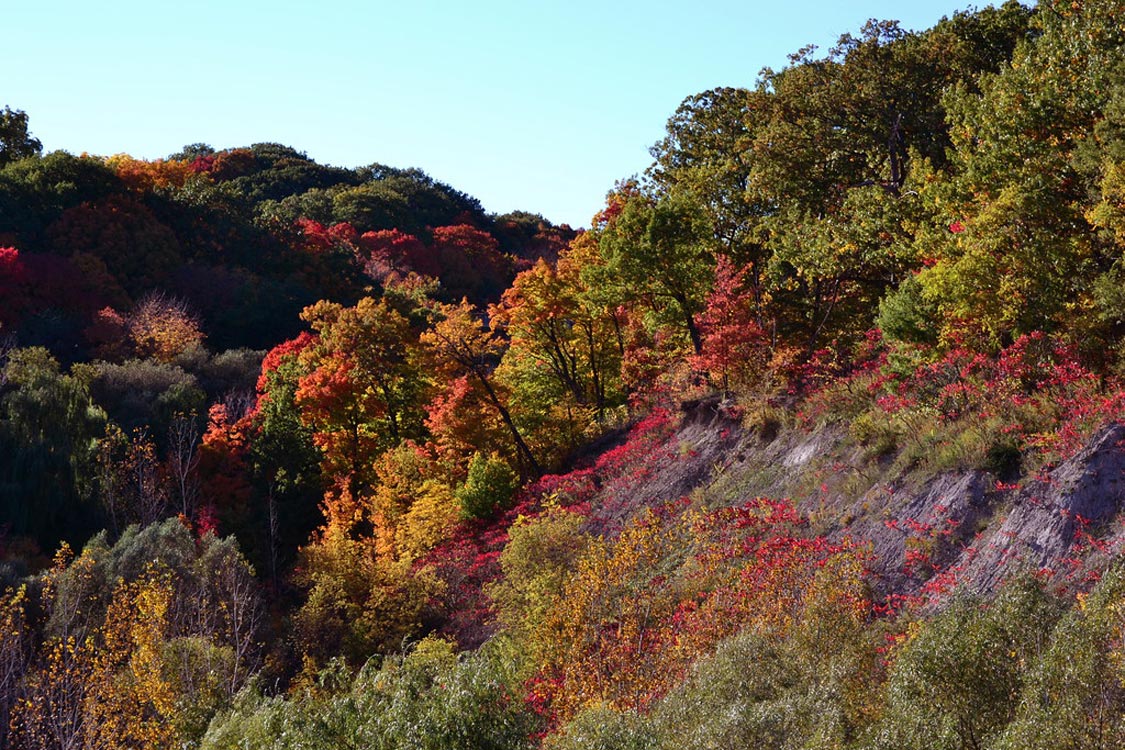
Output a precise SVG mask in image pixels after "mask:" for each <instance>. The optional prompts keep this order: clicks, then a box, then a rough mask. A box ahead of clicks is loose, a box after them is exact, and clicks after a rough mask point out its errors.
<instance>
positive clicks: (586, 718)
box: [543, 705, 658, 750]
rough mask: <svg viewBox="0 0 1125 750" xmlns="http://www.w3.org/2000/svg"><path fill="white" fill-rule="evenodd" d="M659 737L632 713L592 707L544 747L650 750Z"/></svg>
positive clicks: (641, 718) (568, 724) (569, 723)
mask: <svg viewBox="0 0 1125 750" xmlns="http://www.w3.org/2000/svg"><path fill="white" fill-rule="evenodd" d="M657 737H658V735H657V734H656V733H655V732H654V731H653V729H652V728H651V727H650V726H649V722H647V721H646V720H645V718H644V717H642V716H640V715H638V714H637V713H635V712H633V711H616V710H614V709H612V708H608V707H605V706H598V705H595V706H591V707H590V708H587V709H584V710H583V711H582V712H581V713H579V714H578V715H577V716H575V717H574V719H572V720H571V721H569V722H567V724H566V727H565V728H564V729H563V730H562V731H561V732H560V733H558V734H554V735H551V736H550V737H548V739H547V741H546V742H545V743H544V744H543V747H544V750H649V748H654V747H658V744H657Z"/></svg>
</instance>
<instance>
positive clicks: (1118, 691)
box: [995, 565, 1125, 750]
mask: <svg viewBox="0 0 1125 750" xmlns="http://www.w3.org/2000/svg"><path fill="white" fill-rule="evenodd" d="M1123 613H1125V576H1123V575H1122V568H1121V566H1120V565H1117V566H1115V567H1114V568H1113V569H1111V570H1110V571H1109V572H1108V573H1107V575H1106V576H1105V577H1104V578H1103V579H1102V580H1101V582H1100V583H1098V585H1097V586H1095V587H1094V589H1093V591H1091V592H1090V593H1089V595H1087V596H1084V597H1082V598H1081V599H1080V600H1079V601H1078V602H1077V603H1076V604H1075V605H1074V606H1073V607H1071V609H1070V611H1069V612H1067V613H1066V615H1064V616H1063V618H1062V619H1061V620H1060V621H1059V623H1058V626H1057V627H1056V628H1055V629H1054V631H1053V632H1052V633H1051V638H1050V641H1049V644H1048V645H1047V647H1046V648H1045V649H1043V652H1042V654H1041V655H1040V658H1039V659H1038V661H1037V663H1035V664H1034V666H1033V667H1032V668H1031V670H1030V674H1029V675H1028V676H1027V679H1026V680H1025V681H1024V684H1023V687H1022V690H1021V691H1020V701H1019V705H1018V708H1017V709H1016V715H1015V720H1014V721H1013V722H1012V723H1011V724H1010V725H1009V726H1008V728H1007V730H1006V731H1005V732H1004V734H1003V735H1002V736H1001V738H1000V739H999V741H998V742H997V743H996V745H995V747H996V748H997V750H1015V748H1026V750H1047V749H1048V748H1090V749H1091V750H1093V749H1094V748H1097V749H1099V750H1100V749H1102V748H1104V749H1105V750H1109V748H1115V747H1121V746H1122V743H1125V682H1123V678H1125V671H1123V669H1122V667H1123V665H1125V662H1123V661H1122V656H1123V655H1125V654H1123V652H1122V648H1121V637H1122V635H1123V634H1125V633H1123V625H1125V623H1123V620H1122V615H1123Z"/></svg>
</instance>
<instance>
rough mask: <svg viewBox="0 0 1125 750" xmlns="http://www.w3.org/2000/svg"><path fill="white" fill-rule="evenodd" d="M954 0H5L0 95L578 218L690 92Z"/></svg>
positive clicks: (90, 148)
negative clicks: (404, 174) (266, 144)
mask: <svg viewBox="0 0 1125 750" xmlns="http://www.w3.org/2000/svg"><path fill="white" fill-rule="evenodd" d="M964 7H965V4H963V3H958V2H954V1H953V0H909V2H888V1H886V0H866V1H865V2H862V3H848V2H829V1H828V0H777V1H776V2H770V3H765V2H759V1H758V0H743V1H742V2H739V1H738V0H722V1H721V2H708V1H707V0H703V1H702V2H662V1H658V2H636V1H635V0H617V1H616V2H615V1H613V0H569V2H555V1H553V0H551V1H549V2H535V0H522V1H519V2H517V1H516V0H478V1H477V2H465V1H464V0H413V1H412V0H399V1H397V2H384V1H381V0H375V1H373V2H362V1H361V0H347V1H339V0H337V1H333V0H322V2H320V3H315V4H314V3H312V2H301V3H291V2H287V1H286V0H273V1H272V2H263V1H261V0H249V1H244V0H225V2H217V1H216V0H201V1H200V2H171V1H169V0H124V1H115V0H109V2H103V3H97V2H88V0H81V1H79V0H71V1H64V0H37V2H22V3H18V4H12V5H10V6H9V7H7V8H5V10H4V13H3V17H4V29H3V47H4V56H5V65H4V72H3V73H2V74H0V107H2V106H3V105H5V104H7V105H10V106H11V107H13V108H14V109H22V110H24V111H26V112H27V113H28V115H29V117H30V124H31V130H32V132H33V133H34V134H35V135H36V136H38V137H39V138H40V140H42V141H43V145H44V147H45V148H46V149H47V150H54V149H66V150H68V151H71V152H74V153H80V152H83V151H86V152H89V153H94V154H104V155H109V154H115V153H121V152H125V153H129V154H132V155H133V156H137V157H141V158H148V159H152V158H158V157H163V156H167V155H168V154H170V153H174V152H176V151H178V150H179V149H180V147H182V146H183V145H185V144H188V143H195V142H205V143H209V144H211V145H212V146H214V147H216V148H226V147H231V146H245V145H249V144H251V143H258V142H263V141H277V142H280V143H284V144H287V145H290V146H293V147H295V148H297V149H299V150H301V151H306V152H307V153H308V154H309V156H311V157H312V158H314V159H316V160H317V161H320V162H322V163H328V164H334V165H338V166H346V167H352V166H358V165H362V164H369V163H371V162H381V163H384V164H390V165H393V166H399V167H408V166H416V167H420V168H422V169H424V170H425V171H426V172H428V173H429V174H431V175H432V176H434V177H435V178H437V179H439V180H442V181H444V182H447V183H449V184H451V185H453V186H454V187H455V188H457V189H459V190H462V191H464V192H467V193H469V194H471V195H474V196H476V197H477V198H479V199H480V201H481V202H482V203H483V204H484V206H485V208H486V209H487V210H489V211H494V212H497V213H503V212H506V211H510V210H514V209H522V210H526V211H531V212H534V213H541V214H543V215H544V216H546V217H547V218H549V219H551V220H552V221H555V222H568V223H570V224H572V225H574V226H583V225H586V224H587V223H588V221H589V219H590V217H591V216H592V215H593V213H594V212H595V211H597V210H598V208H599V207H600V206H601V204H602V201H603V199H604V196H605V193H606V191H607V190H609V189H610V188H611V187H612V186H613V183H614V181H615V180H617V179H619V178H621V177H627V176H629V175H631V174H635V173H639V172H641V171H643V170H644V169H645V167H646V166H648V163H649V155H648V147H649V146H651V145H652V144H653V143H654V142H655V141H657V140H658V139H659V138H660V137H661V135H662V133H663V129H664V123H665V122H666V121H667V119H668V117H669V115H671V114H672V112H673V111H674V110H675V109H676V107H677V105H678V104H679V103H680V101H681V100H683V98H684V97H686V96H688V95H690V94H693V93H696V92H699V91H704V90H706V89H709V88H712V87H715V86H751V85H753V83H754V82H755V80H756V78H757V73H758V71H759V70H760V69H761V68H762V67H763V66H767V65H768V66H771V67H775V68H778V67H782V66H783V65H784V64H785V61H786V55H788V54H789V53H791V52H794V51H795V50H797V49H798V48H800V47H802V46H804V45H805V44H810V43H812V44H817V45H819V46H820V47H821V48H822V49H827V48H828V47H830V46H832V44H833V43H834V42H835V40H836V39H837V37H838V36H839V35H840V34H841V33H844V32H848V31H851V32H855V31H857V30H858V29H859V28H860V26H862V24H863V22H864V21H865V20H866V19H868V18H881V19H886V18H893V19H898V20H899V21H901V22H902V25H903V26H904V27H906V28H910V29H922V28H927V27H929V26H931V25H933V24H934V23H935V22H936V21H937V20H938V19H939V18H941V17H942V16H943V15H949V14H952V13H953V12H954V11H955V10H959V9H962V8H964Z"/></svg>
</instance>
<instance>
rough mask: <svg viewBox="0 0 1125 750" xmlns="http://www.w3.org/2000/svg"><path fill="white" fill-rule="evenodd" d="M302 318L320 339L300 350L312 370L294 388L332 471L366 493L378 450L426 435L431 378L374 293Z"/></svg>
mask: <svg viewBox="0 0 1125 750" xmlns="http://www.w3.org/2000/svg"><path fill="white" fill-rule="evenodd" d="M303 318H304V319H305V320H306V321H307V322H308V323H309V324H310V326H311V327H312V329H313V330H314V331H315V332H316V334H317V341H316V343H315V344H314V345H313V346H311V347H310V348H308V349H306V350H305V351H304V352H303V353H302V355H301V357H302V358H303V362H304V364H305V367H306V368H307V369H308V374H307V375H305V376H304V377H302V379H301V381H300V385H299V386H298V390H297V393H296V399H297V404H298V405H299V406H300V407H301V414H302V419H303V420H304V421H305V423H306V424H308V425H309V426H310V427H311V428H312V429H313V430H314V440H315V441H316V442H317V445H318V447H320V449H321V450H322V452H323V454H324V459H325V470H326V473H328V474H334V475H336V476H338V477H342V478H347V481H348V483H349V487H350V491H351V492H352V493H353V494H355V493H358V492H362V491H363V490H364V488H366V487H369V486H370V483H371V476H370V475H371V470H372V469H371V467H372V466H373V464H374V459H375V456H376V455H377V454H378V453H380V452H381V451H383V450H386V449H387V448H389V447H391V446H393V445H395V444H397V443H398V442H399V441H400V440H402V439H405V438H410V437H415V438H416V437H419V436H420V434H421V429H422V413H421V401H422V398H423V396H424V393H425V381H424V379H423V377H422V374H421V371H420V370H419V368H418V365H417V363H416V360H415V353H414V352H413V348H414V345H413V341H414V334H413V333H412V331H411V330H410V326H409V324H408V322H407V321H406V319H405V318H403V317H402V316H401V315H399V314H398V313H397V312H396V311H394V310H393V309H392V308H391V307H390V306H389V305H387V303H386V302H384V301H382V300H380V301H376V300H374V299H372V298H370V297H365V298H364V299H362V300H360V301H359V303H357V304H356V306H355V307H350V308H345V307H343V306H341V305H338V304H335V303H330V302H319V303H317V304H316V305H314V306H312V307H310V308H307V309H306V310H305V312H304V313H303Z"/></svg>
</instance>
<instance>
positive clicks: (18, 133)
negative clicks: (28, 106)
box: [0, 106, 43, 167]
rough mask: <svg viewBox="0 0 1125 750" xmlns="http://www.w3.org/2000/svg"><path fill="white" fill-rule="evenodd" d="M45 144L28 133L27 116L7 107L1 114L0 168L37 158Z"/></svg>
mask: <svg viewBox="0 0 1125 750" xmlns="http://www.w3.org/2000/svg"><path fill="white" fill-rule="evenodd" d="M42 150H43V144H42V143H40V142H39V139H38V138H35V137H33V136H32V135H31V133H30V132H28V129H27V114H26V113H25V112H23V111H21V110H18V109H15V110H13V109H12V108H11V107H8V106H5V107H4V111H2V112H0V167H3V166H4V165H5V164H7V163H8V162H10V161H15V160H17V159H24V158H27V157H28V156H36V155H38V154H39V152H41V151H42Z"/></svg>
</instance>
